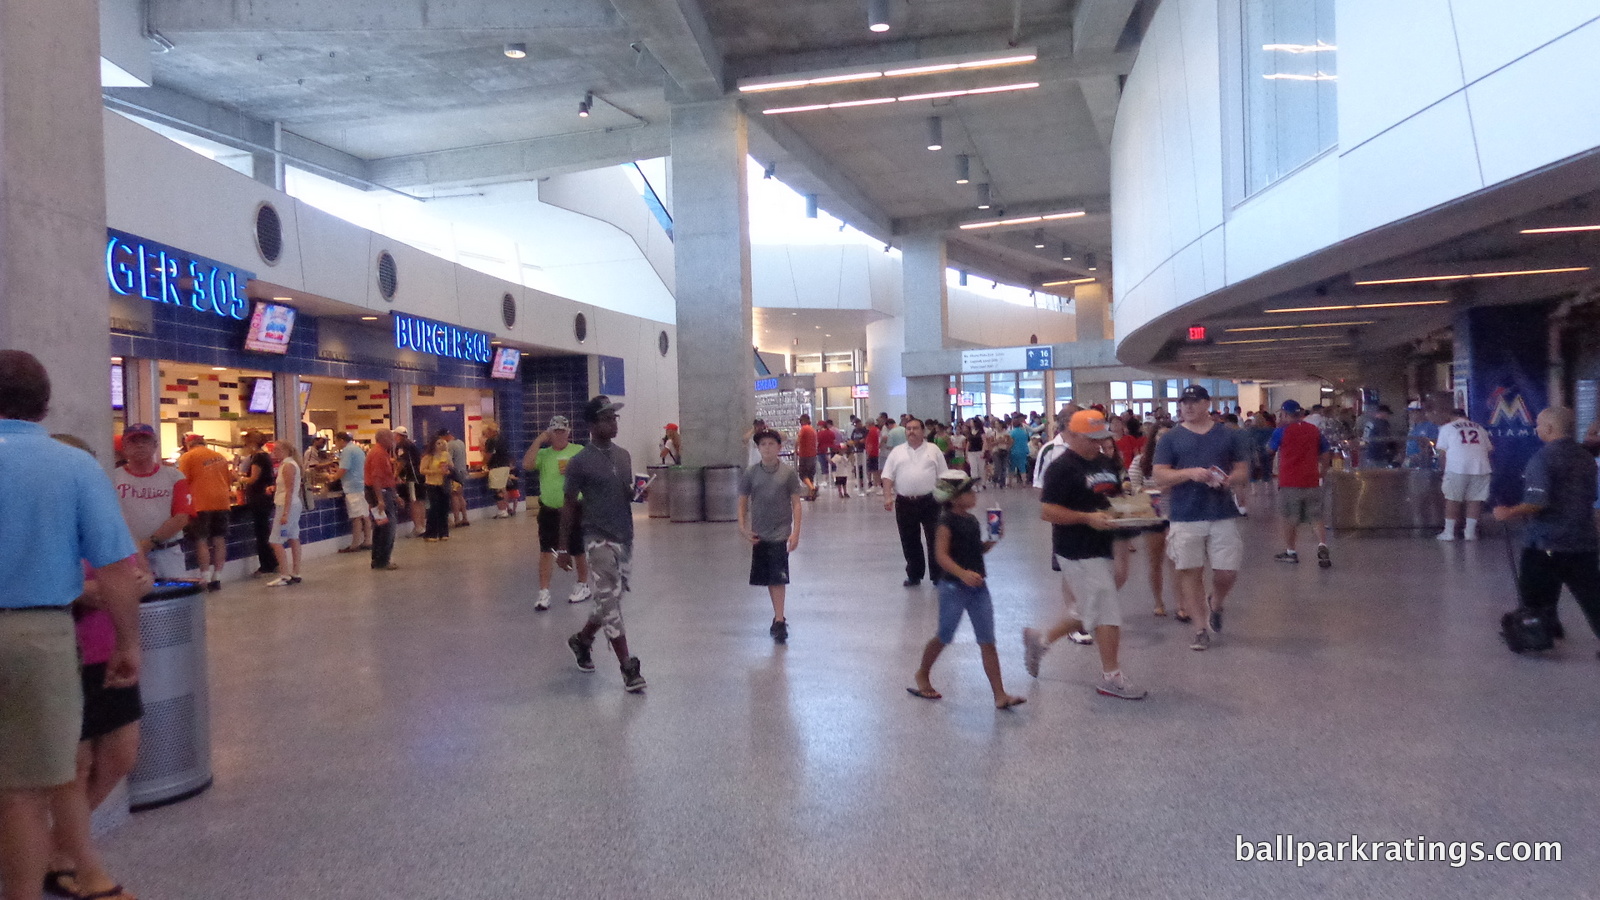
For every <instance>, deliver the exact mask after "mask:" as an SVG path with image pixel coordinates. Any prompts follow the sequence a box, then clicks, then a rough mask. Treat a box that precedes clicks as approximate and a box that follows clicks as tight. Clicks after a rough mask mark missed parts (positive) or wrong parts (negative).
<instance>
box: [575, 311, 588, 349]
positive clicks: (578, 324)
mask: <svg viewBox="0 0 1600 900" xmlns="http://www.w3.org/2000/svg"><path fill="white" fill-rule="evenodd" d="M572 334H573V336H574V337H576V338H577V339H578V343H580V344H581V343H583V342H584V341H586V340H588V339H589V320H588V319H586V318H584V315H583V313H578V315H577V316H576V317H574V318H573V320H572Z"/></svg>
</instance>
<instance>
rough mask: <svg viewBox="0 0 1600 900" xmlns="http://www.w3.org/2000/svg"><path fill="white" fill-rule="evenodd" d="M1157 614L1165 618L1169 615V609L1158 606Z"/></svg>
mask: <svg viewBox="0 0 1600 900" xmlns="http://www.w3.org/2000/svg"><path fill="white" fill-rule="evenodd" d="M1155 614H1156V615H1158V616H1165V615H1166V614H1167V608H1166V607H1165V606H1158V607H1156V611H1155Z"/></svg>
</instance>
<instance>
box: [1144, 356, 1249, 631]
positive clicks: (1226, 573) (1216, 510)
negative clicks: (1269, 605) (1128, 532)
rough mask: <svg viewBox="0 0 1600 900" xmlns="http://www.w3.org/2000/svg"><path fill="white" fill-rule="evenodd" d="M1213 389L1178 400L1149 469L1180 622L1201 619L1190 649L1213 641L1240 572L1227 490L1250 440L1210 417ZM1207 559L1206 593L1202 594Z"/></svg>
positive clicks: (1194, 387)
mask: <svg viewBox="0 0 1600 900" xmlns="http://www.w3.org/2000/svg"><path fill="white" fill-rule="evenodd" d="M1210 406H1211V392H1210V391H1207V390H1206V389H1205V388H1204V387H1202V386H1201V385H1198V384H1191V385H1189V386H1188V387H1186V388H1184V389H1183V393H1182V394H1180V395H1179V397H1178V419H1179V422H1178V426H1177V427H1176V428H1173V429H1172V430H1171V431H1169V432H1167V433H1166V435H1165V436H1163V437H1162V438H1161V443H1159V444H1157V445H1156V454H1155V466H1154V470H1153V474H1154V476H1155V479H1156V484H1157V485H1159V486H1160V487H1161V488H1162V489H1163V490H1165V491H1166V492H1167V498H1168V517H1169V518H1170V519H1171V520H1172V530H1171V531H1170V532H1169V533H1168V535H1167V556H1169V557H1171V559H1172V563H1173V567H1174V568H1176V569H1177V572H1178V601H1179V606H1180V609H1179V616H1180V621H1188V620H1189V619H1188V618H1185V617H1186V616H1187V617H1194V618H1197V619H1199V620H1200V630H1199V631H1198V632H1197V633H1196V634H1195V636H1194V641H1193V642H1192V643H1191V644H1190V645H1189V649H1191V650H1205V649H1208V648H1209V647H1210V646H1211V636H1212V634H1214V633H1216V632H1220V631H1221V630H1222V605H1223V603H1224V602H1225V601H1226V600H1227V598H1228V592H1229V591H1231V590H1232V589H1233V584H1234V581H1235V579H1237V578H1238V575H1239V561H1240V558H1241V557H1242V556H1243V555H1244V544H1243V542H1242V541H1241V539H1240V537H1239V523H1238V522H1236V521H1235V520H1236V519H1237V518H1238V517H1239V507H1238V505H1236V504H1235V503H1234V502H1233V492H1232V491H1231V490H1230V488H1231V487H1239V486H1243V485H1244V484H1246V483H1247V482H1248V481H1249V480H1250V443H1249V438H1248V437H1247V436H1246V435H1245V433H1244V432H1243V431H1240V430H1238V429H1236V428H1228V427H1226V426H1223V425H1219V424H1217V423H1216V422H1214V421H1212V419H1211V415H1210ZM1207 562H1209V563H1210V564H1211V579H1212V595H1211V596H1210V597H1207V596H1206V593H1205V567H1206V563H1207Z"/></svg>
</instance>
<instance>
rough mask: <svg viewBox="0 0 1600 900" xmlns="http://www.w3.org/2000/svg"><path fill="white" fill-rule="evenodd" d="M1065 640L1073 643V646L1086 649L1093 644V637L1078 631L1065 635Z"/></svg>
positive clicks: (1085, 632)
mask: <svg viewBox="0 0 1600 900" xmlns="http://www.w3.org/2000/svg"><path fill="white" fill-rule="evenodd" d="M1067 640H1069V641H1071V642H1073V643H1074V644H1078V645H1080V646H1084V647H1088V646H1090V645H1092V644H1093V643H1094V635H1092V634H1090V633H1089V632H1087V631H1083V630H1081V629H1080V630H1078V631H1073V632H1069V633H1068V634H1067Z"/></svg>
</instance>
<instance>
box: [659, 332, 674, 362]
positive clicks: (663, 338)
mask: <svg viewBox="0 0 1600 900" xmlns="http://www.w3.org/2000/svg"><path fill="white" fill-rule="evenodd" d="M656 347H657V349H659V350H660V351H661V355H662V356H666V355H667V351H668V350H671V349H672V341H671V339H669V338H668V337H667V333H666V332H665V331H663V332H661V335H660V336H659V337H657V338H656Z"/></svg>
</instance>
